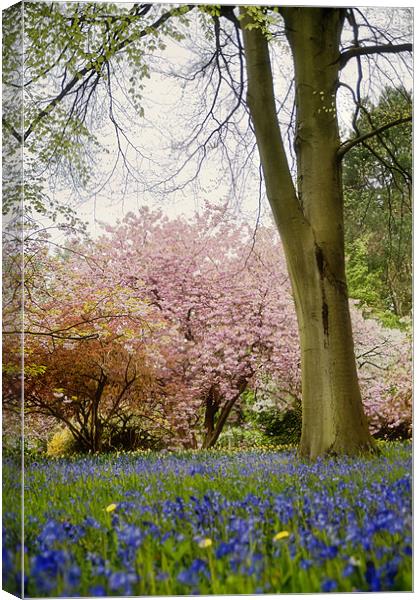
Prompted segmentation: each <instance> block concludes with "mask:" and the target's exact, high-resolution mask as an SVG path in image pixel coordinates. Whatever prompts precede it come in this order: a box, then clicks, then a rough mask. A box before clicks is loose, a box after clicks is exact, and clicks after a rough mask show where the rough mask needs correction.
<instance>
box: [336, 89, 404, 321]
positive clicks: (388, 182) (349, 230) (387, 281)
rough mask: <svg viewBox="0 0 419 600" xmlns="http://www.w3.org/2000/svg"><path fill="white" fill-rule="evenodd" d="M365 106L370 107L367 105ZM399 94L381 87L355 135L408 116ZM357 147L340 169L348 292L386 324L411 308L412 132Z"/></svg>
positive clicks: (388, 134)
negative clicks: (343, 202)
mask: <svg viewBox="0 0 419 600" xmlns="http://www.w3.org/2000/svg"><path fill="white" fill-rule="evenodd" d="M368 104H369V105H368ZM411 105H412V99H411V96H410V94H407V93H406V92H405V91H404V90H403V89H392V88H389V87H387V88H385V89H384V90H383V92H382V94H381V96H380V97H379V99H378V102H377V103H376V104H375V105H371V103H367V102H365V103H364V106H365V107H366V109H368V112H367V110H365V112H362V113H361V114H360V115H359V117H358V120H357V122H356V128H357V130H358V132H359V134H362V133H365V132H367V131H368V130H369V129H370V128H371V124H372V126H373V127H374V126H377V125H378V124H379V123H381V122H383V121H384V120H390V119H391V120H393V121H394V120H396V119H400V118H403V117H404V116H406V114H410V113H411ZM380 138H381V139H378V140H377V139H375V138H372V139H370V140H369V141H368V143H366V146H363V145H362V144H361V145H357V146H355V147H354V148H353V149H352V150H351V151H350V152H349V153H348V154H347V157H346V160H345V163H344V165H343V184H344V196H345V224H346V227H345V244H346V254H347V272H348V283H349V293H350V295H351V297H353V298H358V299H359V300H361V301H362V302H363V304H364V305H365V306H366V307H369V308H370V309H371V310H373V311H374V312H375V313H376V314H378V315H379V316H381V318H382V319H384V320H385V322H388V323H393V324H394V323H395V324H399V325H400V324H401V319H403V318H404V317H408V316H409V315H410V312H411V308H412V256H411V254H412V203H411V192H412V172H411V163H412V131H411V127H410V125H409V124H408V123H407V124H404V125H403V124H402V125H400V126H399V127H397V128H391V129H388V130H387V131H385V132H383V133H382V134H381V136H380Z"/></svg>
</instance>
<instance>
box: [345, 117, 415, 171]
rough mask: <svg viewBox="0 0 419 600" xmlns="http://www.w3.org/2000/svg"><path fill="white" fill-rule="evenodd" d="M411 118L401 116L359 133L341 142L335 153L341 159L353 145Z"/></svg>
mask: <svg viewBox="0 0 419 600" xmlns="http://www.w3.org/2000/svg"><path fill="white" fill-rule="evenodd" d="M411 120H412V116H409V117H402V118H401V119H397V120H396V121H392V122H391V123H386V124H385V125H382V126H381V127H378V128H377V129H374V130H373V131H369V132H368V133H364V134H363V135H360V136H358V137H356V138H354V139H353V140H347V141H346V142H343V144H341V146H340V147H339V149H338V153H337V155H338V158H339V160H341V159H342V158H343V157H344V156H345V154H346V153H347V152H349V150H351V149H352V148H353V147H354V146H357V145H358V144H362V142H365V140H368V139H369V138H371V137H374V136H376V135H379V134H380V133H383V131H386V130H387V129H390V128H391V127H396V126H397V125H401V124H402V123H408V122H409V121H411Z"/></svg>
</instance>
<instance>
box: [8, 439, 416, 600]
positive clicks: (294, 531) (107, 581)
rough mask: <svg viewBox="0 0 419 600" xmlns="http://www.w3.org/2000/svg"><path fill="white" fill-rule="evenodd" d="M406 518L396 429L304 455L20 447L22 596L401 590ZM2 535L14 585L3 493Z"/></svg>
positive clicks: (15, 544) (402, 451)
mask: <svg viewBox="0 0 419 600" xmlns="http://www.w3.org/2000/svg"><path fill="white" fill-rule="evenodd" d="M15 467H16V465H15V464H14V459H13V458H7V457H6V458H5V459H4V469H3V482H4V492H3V494H4V496H3V498H4V501H5V504H6V507H7V498H8V497H10V498H12V497H14V496H15V495H16V489H17V486H18V485H19V484H18V482H17V481H16V477H15V475H16V470H15ZM411 529H412V527H411V445H410V444H408V443H392V444H384V445H382V446H381V454H380V455H379V456H375V457H370V458H353V459H348V458H339V459H332V458H328V459H322V460H318V461H316V462H314V463H307V462H304V461H301V460H300V459H299V458H298V456H297V454H296V451H295V450H293V449H288V450H285V451H284V450H281V451H274V450H269V451H263V450H255V451H241V452H226V451H223V452H217V451H201V452H189V453H185V452H183V453H167V454H166V453H165V454H157V453H126V454H110V455H97V456H84V457H80V456H79V457H74V458H67V459H46V458H42V459H37V460H34V459H28V460H27V461H26V470H25V588H26V594H27V595H29V596H37V597H40V596H107V595H117V596H123V595H181V594H241V593H243V594H255V593H281V592H284V593H285V592H286V593H292V592H306V593H309V592H321V591H323V592H328V591H335V592H336V591H341V592H350V591H379V590H386V591H390V590H394V591H395V590H397V591H402V590H404V591H407V590H411V586H412V583H411V570H412V564H411V563H412V560H411V554H412V541H411V534H412V530H411ZM3 545H4V548H3V586H4V588H5V589H6V590H7V591H10V592H12V593H17V591H18V589H19V588H18V581H19V578H20V567H19V564H18V563H19V560H18V555H19V552H18V550H19V525H18V515H17V514H16V511H14V510H13V506H9V507H7V510H5V512H4V518H3Z"/></svg>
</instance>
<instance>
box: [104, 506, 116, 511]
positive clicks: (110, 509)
mask: <svg viewBox="0 0 419 600" xmlns="http://www.w3.org/2000/svg"><path fill="white" fill-rule="evenodd" d="M116 507H117V504H109V506H107V507H106V509H105V510H106V512H112V511H114V510H115V509H116Z"/></svg>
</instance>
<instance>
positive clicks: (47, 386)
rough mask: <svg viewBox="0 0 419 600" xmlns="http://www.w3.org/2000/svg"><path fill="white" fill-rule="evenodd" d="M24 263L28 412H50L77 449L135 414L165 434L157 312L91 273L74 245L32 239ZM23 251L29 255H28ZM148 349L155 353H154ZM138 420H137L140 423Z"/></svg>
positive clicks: (12, 359)
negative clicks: (60, 249)
mask: <svg viewBox="0 0 419 600" xmlns="http://www.w3.org/2000/svg"><path fill="white" fill-rule="evenodd" d="M31 252H32V253H33V254H32V261H31V262H32V264H33V266H34V268H33V269H32V272H31V270H30V264H31V263H28V264H27V268H26V278H25V285H26V301H25V309H26V310H25V324H24V328H25V370H24V375H25V413H26V414H27V415H30V414H31V413H36V414H41V415H44V416H49V417H54V418H55V419H56V420H58V421H59V422H61V423H63V424H65V425H66V426H67V427H68V429H69V430H70V431H71V433H72V434H73V437H74V438H75V440H76V441H77V443H78V445H79V447H80V448H81V449H84V450H92V451H98V450H101V449H102V447H103V444H104V441H105V438H106V436H109V435H110V433H111V430H112V428H114V427H115V425H118V424H119V427H120V428H121V427H122V428H125V429H126V428H127V427H128V426H129V424H130V422H131V421H132V419H133V417H137V420H138V418H142V419H143V422H144V423H145V424H146V425H145V427H146V428H148V429H153V420H154V422H155V420H156V419H157V420H158V423H157V424H156V423H155V425H154V429H155V430H158V431H159V432H160V433H161V432H162V424H163V421H162V418H161V416H160V418H159V412H160V413H161V410H162V409H161V404H160V400H161V399H160V396H159V390H158V385H157V377H156V374H155V373H156V370H157V368H158V366H157V363H158V356H157V354H156V349H155V348H154V347H153V346H152V344H151V343H150V339H151V337H152V333H153V330H154V328H156V327H160V326H161V324H160V322H159V321H156V319H155V313H156V311H155V310H154V309H153V308H152V307H150V306H149V305H148V304H147V303H146V302H145V301H144V300H143V299H140V298H136V299H134V298H131V297H130V290H129V289H127V288H126V287H124V286H122V285H118V284H115V282H114V281H111V280H110V279H109V277H108V274H107V273H106V272H102V273H101V274H100V273H98V271H97V270H96V271H95V272H94V273H93V270H92V266H91V263H89V261H88V260H86V259H85V258H84V257H80V255H79V253H78V251H77V247H76V246H74V247H73V249H72V252H71V253H70V255H69V256H68V257H66V258H62V257H58V256H51V255H50V254H49V252H48V248H47V246H46V245H45V244H43V243H40V242H38V243H36V244H32V245H31ZM27 256H28V254H27ZM13 318H14V313H13V312H11V313H10V315H9V314H8V313H7V311H6V313H5V319H4V326H5V332H4V333H5V336H4V337H5V355H6V356H7V363H6V365H5V377H4V398H5V402H6V405H8V406H9V407H11V408H13V407H16V408H18V407H19V402H20V396H19V394H17V392H18V389H19V385H20V377H21V374H20V366H21V365H20V347H18V346H16V344H15V333H16V332H14V326H15V324H14V322H13ZM151 350H153V354H152V355H151ZM137 424H138V423H137Z"/></svg>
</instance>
